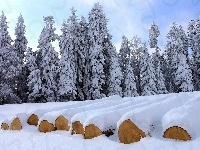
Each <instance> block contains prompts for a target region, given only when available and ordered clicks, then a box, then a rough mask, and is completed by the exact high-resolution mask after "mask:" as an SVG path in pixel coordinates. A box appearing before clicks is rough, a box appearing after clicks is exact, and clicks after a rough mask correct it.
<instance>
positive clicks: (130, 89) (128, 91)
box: [123, 61, 138, 97]
mask: <svg viewBox="0 0 200 150" xmlns="http://www.w3.org/2000/svg"><path fill="white" fill-rule="evenodd" d="M124 83H125V88H124V91H123V96H124V97H133V96H134V97H135V96H138V93H137V88H136V83H135V78H134V73H133V69H132V67H131V63H130V61H129V62H128V64H127V67H126V70H125V75H124Z"/></svg>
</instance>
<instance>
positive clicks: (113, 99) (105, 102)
mask: <svg viewBox="0 0 200 150" xmlns="http://www.w3.org/2000/svg"><path fill="white" fill-rule="evenodd" d="M101 100H102V101H99V102H95V101H96V100H95V101H91V102H90V103H88V104H87V105H77V104H75V105H74V107H70V106H69V107H64V108H65V109H62V108H59V109H53V110H52V111H49V112H47V113H45V114H44V115H43V116H41V117H40V119H39V124H40V122H41V121H42V120H48V121H49V122H51V123H53V124H54V123H55V120H56V119H57V117H59V116H60V115H63V116H65V117H66V119H68V121H69V122H70V120H71V118H72V117H73V116H74V115H75V114H77V113H80V112H84V111H87V110H96V109H99V108H102V107H109V106H111V105H117V104H119V103H123V102H124V100H123V99H122V98H121V97H120V96H110V97H107V98H103V99H101ZM75 106H76V107H75ZM43 113H44V112H43Z"/></svg>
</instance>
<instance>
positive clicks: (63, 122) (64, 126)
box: [55, 115, 70, 131]
mask: <svg viewBox="0 0 200 150" xmlns="http://www.w3.org/2000/svg"><path fill="white" fill-rule="evenodd" d="M55 127H56V129H57V130H67V131H68V130H69V128H70V127H69V126H68V120H67V119H66V118H65V117H64V116H63V115H61V116H59V117H58V118H57V119H56V120H55Z"/></svg>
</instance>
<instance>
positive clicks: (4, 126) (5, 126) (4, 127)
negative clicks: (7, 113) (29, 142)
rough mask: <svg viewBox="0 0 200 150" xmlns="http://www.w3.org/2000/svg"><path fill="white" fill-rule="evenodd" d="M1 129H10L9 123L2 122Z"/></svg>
mask: <svg viewBox="0 0 200 150" xmlns="http://www.w3.org/2000/svg"><path fill="white" fill-rule="evenodd" d="M1 129H3V130H9V125H8V124H7V123H2V124H1Z"/></svg>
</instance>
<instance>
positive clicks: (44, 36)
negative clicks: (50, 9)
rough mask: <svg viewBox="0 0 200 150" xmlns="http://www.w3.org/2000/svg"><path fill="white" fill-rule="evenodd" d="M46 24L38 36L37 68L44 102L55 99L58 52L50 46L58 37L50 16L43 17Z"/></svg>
mask: <svg viewBox="0 0 200 150" xmlns="http://www.w3.org/2000/svg"><path fill="white" fill-rule="evenodd" d="M44 22H45V24H46V26H45V27H44V28H43V30H42V32H41V34H40V38H39V41H38V43H39V45H38V48H39V54H40V57H41V60H40V61H39V64H38V65H39V69H40V76H41V82H42V84H41V86H42V93H41V94H42V96H43V100H44V101H45V102H52V101H56V100H57V99H56V97H57V95H56V93H57V76H58V62H59V61H58V53H57V52H56V51H55V50H54V48H53V47H52V44H51V42H53V41H55V40H56V39H59V36H58V35H57V34H55V30H56V28H55V27H54V26H53V24H54V19H53V17H52V16H48V17H44Z"/></svg>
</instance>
